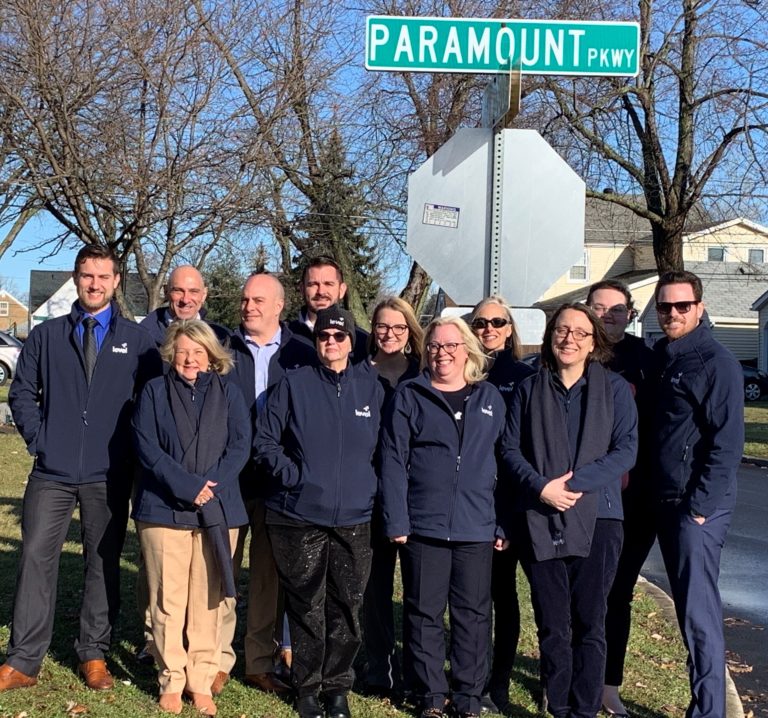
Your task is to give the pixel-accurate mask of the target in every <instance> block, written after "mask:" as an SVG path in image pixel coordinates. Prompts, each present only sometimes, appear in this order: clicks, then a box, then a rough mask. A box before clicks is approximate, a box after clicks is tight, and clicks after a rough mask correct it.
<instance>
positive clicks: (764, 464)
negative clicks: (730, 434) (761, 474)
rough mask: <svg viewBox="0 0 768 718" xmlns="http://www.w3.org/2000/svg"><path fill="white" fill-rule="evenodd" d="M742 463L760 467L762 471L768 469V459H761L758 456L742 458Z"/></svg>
mask: <svg viewBox="0 0 768 718" xmlns="http://www.w3.org/2000/svg"><path fill="white" fill-rule="evenodd" d="M741 463H742V464H754V465H755V466H759V467H760V468H761V469H768V459H759V458H758V457H757V456H742V457H741Z"/></svg>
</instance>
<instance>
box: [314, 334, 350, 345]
mask: <svg viewBox="0 0 768 718" xmlns="http://www.w3.org/2000/svg"><path fill="white" fill-rule="evenodd" d="M348 336H349V334H346V333H345V332H318V333H317V338H318V340H319V341H321V342H323V343H325V342H329V341H331V339H333V341H335V342H336V343H337V344H341V343H342V342H343V341H344V340H345V339H346V338H347V337H348Z"/></svg>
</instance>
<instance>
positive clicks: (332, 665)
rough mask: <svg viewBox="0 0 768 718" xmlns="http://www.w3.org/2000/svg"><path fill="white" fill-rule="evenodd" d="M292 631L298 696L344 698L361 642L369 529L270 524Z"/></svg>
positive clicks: (368, 559) (369, 551) (369, 559)
mask: <svg viewBox="0 0 768 718" xmlns="http://www.w3.org/2000/svg"><path fill="white" fill-rule="evenodd" d="M267 530H268V532H269V538H270V540H271V542H272V551H273V552H274V556H275V564H276V565H277V573H278V575H279V576H280V581H281V583H282V585H283V590H284V591H285V612H286V615H287V616H288V624H289V626H290V632H291V647H292V650H293V663H292V665H291V680H292V683H293V687H294V689H295V691H296V694H297V696H298V697H300V698H301V697H304V696H309V695H317V694H319V693H320V692H321V691H322V692H323V693H325V694H326V695H338V694H344V693H347V692H348V691H349V690H350V689H351V688H352V683H353V681H354V672H353V670H352V664H353V662H354V660H355V656H356V655H357V652H358V650H359V649H360V645H361V643H362V640H361V634H360V615H359V614H360V609H361V606H362V603H363V591H364V590H365V584H366V581H367V580H368V572H369V570H370V564H371V540H370V525H369V524H367V523H366V524H360V525H358V526H347V527H335V528H329V527H325V526H316V525H314V524H299V523H298V522H294V523H292V524H291V525H287V524H285V525H284V524H272V523H270V524H268V526H267Z"/></svg>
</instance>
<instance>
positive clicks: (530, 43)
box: [365, 15, 640, 76]
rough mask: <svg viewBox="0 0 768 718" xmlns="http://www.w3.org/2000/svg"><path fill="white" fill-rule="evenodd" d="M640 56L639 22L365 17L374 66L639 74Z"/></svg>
mask: <svg viewBox="0 0 768 718" xmlns="http://www.w3.org/2000/svg"><path fill="white" fill-rule="evenodd" d="M639 54H640V26H639V25H638V24H637V23H636V22H576V21H567V20H483V19H478V18H442V17H400V16H394V15H372V16H370V17H368V18H366V33H365V67H366V68H367V69H368V70H391V71H400V72H469V73H507V72H509V71H510V69H518V68H519V69H520V72H522V73H523V74H528V75H534V74H535V75H613V76H634V75H637V73H638V71H639V63H638V55H639Z"/></svg>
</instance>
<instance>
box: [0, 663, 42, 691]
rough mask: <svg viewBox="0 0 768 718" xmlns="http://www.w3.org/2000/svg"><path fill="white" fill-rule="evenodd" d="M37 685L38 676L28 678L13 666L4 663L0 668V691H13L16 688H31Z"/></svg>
mask: <svg viewBox="0 0 768 718" xmlns="http://www.w3.org/2000/svg"><path fill="white" fill-rule="evenodd" d="M35 683H37V676H28V675H26V674H24V673H22V672H21V671H17V670H16V669H15V668H14V667H13V666H9V665H8V664H7V663H3V665H2V666H0V691H12V690H13V689H14V688H29V687H30V686H34V685H35Z"/></svg>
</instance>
